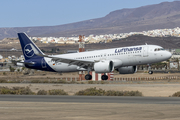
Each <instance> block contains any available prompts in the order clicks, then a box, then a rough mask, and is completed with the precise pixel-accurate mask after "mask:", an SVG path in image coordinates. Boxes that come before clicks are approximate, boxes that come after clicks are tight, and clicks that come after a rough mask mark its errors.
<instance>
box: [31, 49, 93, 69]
mask: <svg viewBox="0 0 180 120" xmlns="http://www.w3.org/2000/svg"><path fill="white" fill-rule="evenodd" d="M31 47H32V49H33V51H34V53H35V54H36V55H38V56H41V57H47V58H52V60H53V61H54V62H55V63H58V62H62V63H67V64H69V65H77V66H80V67H82V68H85V69H87V68H88V66H93V65H94V62H96V61H94V60H76V59H68V58H63V57H62V58H60V57H55V56H50V55H45V54H41V53H40V52H38V51H37V50H36V48H35V47H34V46H33V45H31Z"/></svg>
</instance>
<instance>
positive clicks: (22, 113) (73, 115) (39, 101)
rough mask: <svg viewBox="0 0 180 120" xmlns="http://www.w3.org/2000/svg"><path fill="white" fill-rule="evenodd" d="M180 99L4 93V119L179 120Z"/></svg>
mask: <svg viewBox="0 0 180 120" xmlns="http://www.w3.org/2000/svg"><path fill="white" fill-rule="evenodd" d="M179 111H180V98H168V97H167V98H165V97H104V96H100V97H97V96H29V95H28V96H26V95H0V120H80V119H81V120H162V119H163V120H179V118H180V114H179Z"/></svg>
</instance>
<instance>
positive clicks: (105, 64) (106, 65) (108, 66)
mask: <svg viewBox="0 0 180 120" xmlns="http://www.w3.org/2000/svg"><path fill="white" fill-rule="evenodd" d="M94 70H95V72H96V73H109V72H112V71H113V70H114V65H113V62H112V61H110V60H104V61H100V62H96V63H94Z"/></svg>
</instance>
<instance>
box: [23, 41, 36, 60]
mask: <svg viewBox="0 0 180 120" xmlns="http://www.w3.org/2000/svg"><path fill="white" fill-rule="evenodd" d="M30 44H31V43H30ZM30 44H27V45H26V46H25V47H24V55H25V56H26V57H29V58H30V57H32V56H33V55H34V51H33V49H32V47H31V45H30Z"/></svg>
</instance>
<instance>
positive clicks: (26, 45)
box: [18, 33, 44, 60]
mask: <svg viewBox="0 0 180 120" xmlns="http://www.w3.org/2000/svg"><path fill="white" fill-rule="evenodd" d="M18 37H19V40H20V43H21V48H22V51H23V54H24V58H25V60H28V59H32V58H36V57H38V56H37V55H36V54H42V55H44V53H43V52H42V51H41V50H40V49H39V48H38V47H37V46H36V45H35V44H34V42H33V41H32V40H30V39H29V37H28V36H27V35H26V33H18Z"/></svg>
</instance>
